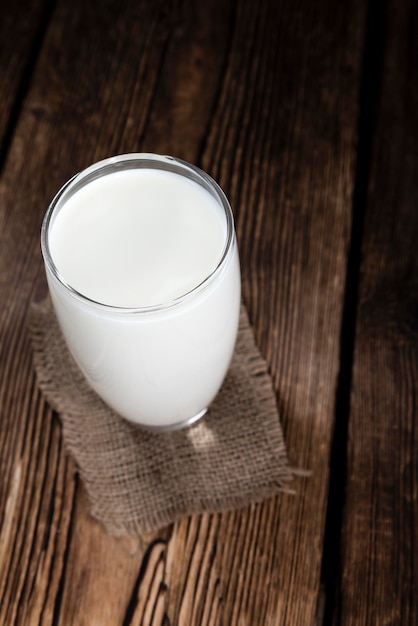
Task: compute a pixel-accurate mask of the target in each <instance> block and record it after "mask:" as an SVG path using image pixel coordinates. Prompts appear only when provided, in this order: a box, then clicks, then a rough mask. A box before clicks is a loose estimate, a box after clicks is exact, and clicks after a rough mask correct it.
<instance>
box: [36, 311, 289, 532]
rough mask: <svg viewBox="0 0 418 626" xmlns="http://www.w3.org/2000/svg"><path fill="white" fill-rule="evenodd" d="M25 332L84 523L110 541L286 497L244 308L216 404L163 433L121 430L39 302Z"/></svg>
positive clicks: (262, 370) (278, 435) (277, 440)
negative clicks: (86, 516)
mask: <svg viewBox="0 0 418 626" xmlns="http://www.w3.org/2000/svg"><path fill="white" fill-rule="evenodd" d="M28 323H29V331H30V336H31V340H32V346H33V352H34V364H35V368H36V372H37V378H38V383H39V386H40V388H41V389H42V391H43V393H44V395H45V397H46V399H47V400H48V402H49V403H50V405H51V406H52V408H53V409H55V411H57V412H58V414H59V416H60V419H61V422H62V427H63V436H64V440H65V443H66V445H67V448H68V450H69V451H70V453H71V454H72V455H73V457H74V459H75V461H76V463H77V465H78V469H79V473H80V476H81V478H82V480H83V482H84V485H85V487H86V490H87V495H88V498H89V501H90V505H91V513H92V515H93V516H94V517H95V518H97V519H98V520H99V521H101V522H102V523H103V524H104V525H105V527H106V529H107V530H108V531H109V532H110V533H112V534H116V535H122V534H126V533H131V532H132V531H134V532H135V533H138V534H139V535H142V534H144V533H149V532H152V531H154V530H157V529H159V528H161V527H164V526H166V525H168V524H170V523H171V522H174V521H175V520H178V519H179V518H180V517H182V516H185V515H190V514H192V513H202V512H204V511H211V512H214V511H222V510H231V509H234V508H239V507H244V506H246V505H249V504H250V503H252V502H255V501H260V500H263V499H265V498H267V497H270V496H273V495H275V494H277V493H278V492H280V491H291V490H290V488H289V484H290V482H291V480H292V478H293V470H291V469H290V467H289V465H288V460H287V454H286V448H285V444H284V441H283V435H282V429H281V426H280V421H279V416H278V411H277V406H276V400H275V394H274V391H273V387H272V383H271V379H270V377H269V374H268V372H267V367H266V363H265V361H264V359H263V358H262V357H261V355H260V352H259V351H258V349H257V347H256V345H255V342H254V337H253V333H252V330H251V327H250V325H249V322H248V317H247V314H246V311H245V309H244V307H242V310H241V318H240V328H239V333H238V339H237V345H236V349H235V353H234V357H233V360H232V364H231V367H230V370H229V373H228V375H227V378H226V380H225V382H224V384H223V387H222V389H221V391H220V393H219V395H218V397H217V398H216V400H215V402H214V403H213V405H212V406H211V407H210V410H209V412H208V414H207V415H206V416H205V417H204V418H203V419H202V420H200V421H199V422H198V423H196V424H195V425H193V426H191V427H189V428H186V429H183V430H180V431H175V432H171V433H157V434H156V433H150V432H148V431H145V430H143V429H141V428H140V427H137V426H135V425H133V424H131V423H129V422H128V421H126V420H124V419H122V418H121V417H119V416H118V415H117V414H116V413H114V412H113V411H112V410H110V409H109V408H108V407H107V406H106V405H105V404H104V403H103V402H102V400H101V399H100V398H99V397H98V396H97V395H96V394H95V392H94V391H92V390H91V389H90V387H89V386H88V385H87V383H86V382H85V380H84V378H83V376H82V374H81V373H80V372H79V370H78V368H77V366H76V365H75V363H74V361H73V359H72V357H71V356H70V354H69V352H68V350H67V348H66V344H65V342H64V339H63V337H62V335H61V332H60V329H59V327H58V324H57V321H56V318H55V314H54V313H53V311H52V307H51V305H50V302H49V300H46V301H44V302H42V303H40V304H33V305H32V306H31V308H30V311H29V316H28Z"/></svg>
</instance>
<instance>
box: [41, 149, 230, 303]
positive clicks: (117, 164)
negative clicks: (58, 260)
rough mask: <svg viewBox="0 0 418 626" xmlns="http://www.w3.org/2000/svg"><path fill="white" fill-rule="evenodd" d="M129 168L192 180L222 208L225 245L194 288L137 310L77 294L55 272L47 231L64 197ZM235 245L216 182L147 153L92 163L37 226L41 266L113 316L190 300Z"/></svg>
mask: <svg viewBox="0 0 418 626" xmlns="http://www.w3.org/2000/svg"><path fill="white" fill-rule="evenodd" d="M131 169H154V170H162V171H168V172H173V173H176V174H180V175H181V176H184V177H185V178H188V179H189V180H192V181H194V182H196V183H197V184H199V185H200V186H201V187H203V188H204V189H206V191H208V192H209V193H211V195H212V196H213V197H214V198H215V200H217V201H218V203H219V205H220V206H221V207H222V209H223V211H224V214H225V218H226V229H227V230H226V237H225V244H224V248H223V251H222V254H221V257H220V259H219V261H218V263H217V265H216V267H215V268H214V269H213V270H212V271H211V272H210V273H209V274H208V275H207V276H206V278H204V279H203V280H202V281H201V282H200V283H199V284H198V285H196V286H195V287H193V288H192V289H190V290H189V291H187V292H185V293H184V294H182V295H180V296H178V297H176V298H173V299H172V300H169V301H167V302H162V303H159V304H153V305H148V306H140V307H121V306H116V305H111V304H105V303H103V302H99V301H97V300H94V299H93V298H89V297H88V296H86V295H85V294H83V293H81V292H79V291H78V290H77V289H75V288H74V287H73V286H72V285H70V284H69V283H68V282H67V281H66V280H65V278H64V277H63V276H62V274H61V273H60V271H59V270H58V268H57V266H56V265H55V262H54V260H53V258H52V254H51V251H50V247H49V232H50V226H51V221H52V219H53V217H54V215H55V214H56V213H57V212H58V211H59V210H60V207H61V206H62V205H63V204H65V200H66V199H67V197H68V198H69V197H71V196H72V195H74V194H75V193H77V191H78V190H79V189H81V188H82V187H84V186H86V185H88V184H89V183H90V182H92V181H93V180H96V179H98V178H101V177H103V176H107V175H110V174H112V173H115V172H118V171H125V170H131ZM234 243H235V230H234V217H233V214H232V209H231V206H230V204H229V201H228V198H227V197H226V194H225V193H224V191H223V190H222V188H221V187H220V186H219V185H218V183H217V182H216V181H215V180H214V179H213V178H212V177H211V176H210V175H209V174H207V173H206V172H205V171H203V170H202V169H200V168H199V167H197V166H196V165H192V164H191V163H188V162H187V161H183V160H182V159H178V158H176V157H172V156H167V155H159V154H154V153H147V152H133V153H128V154H120V155H116V156H112V157H108V158H106V159H102V160H101V161H97V162H96V163H93V164H92V165H90V166H89V167H87V168H85V169H83V170H81V171H80V172H78V173H77V174H75V175H74V176H73V177H72V178H70V179H69V180H68V181H67V182H66V183H64V185H63V186H62V187H61V188H60V189H59V191H58V192H57V193H56V194H55V196H54V197H53V199H52V201H51V202H50V204H49V206H48V208H47V211H46V213H45V216H44V218H43V221H42V227H41V250H42V255H43V258H44V262H45V265H46V267H47V269H48V270H49V271H50V273H51V274H52V276H53V277H54V278H55V279H56V280H57V281H58V282H59V283H60V284H61V285H62V286H63V287H64V288H65V289H66V290H67V291H68V292H70V294H72V295H73V296H74V297H76V298H77V299H79V300H81V301H82V302H85V303H86V304H89V305H93V306H95V307H96V308H99V309H101V310H105V311H108V312H113V313H125V314H126V313H137V314H139V313H150V312H156V311H163V310H166V309H171V308H173V307H176V306H178V305H180V304H182V303H183V302H185V301H187V300H190V299H191V298H192V297H193V296H194V295H196V294H197V293H200V292H201V291H203V290H204V289H205V288H206V287H207V286H208V285H209V284H211V283H212V282H213V280H214V278H215V277H216V276H217V275H218V274H219V273H220V272H221V271H222V269H223V267H224V266H225V264H226V262H227V259H228V258H229V256H230V252H231V250H232V249H233V246H234Z"/></svg>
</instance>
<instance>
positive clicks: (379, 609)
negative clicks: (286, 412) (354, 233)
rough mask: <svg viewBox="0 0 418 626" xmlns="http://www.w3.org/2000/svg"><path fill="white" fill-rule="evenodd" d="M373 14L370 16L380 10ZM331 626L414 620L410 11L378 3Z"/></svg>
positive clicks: (416, 184)
mask: <svg viewBox="0 0 418 626" xmlns="http://www.w3.org/2000/svg"><path fill="white" fill-rule="evenodd" d="M379 14H380V15H379ZM374 18H375V20H376V21H377V20H379V21H380V24H381V25H380V27H379V30H380V33H381V36H380V38H379V39H380V41H379V42H378V41H377V38H375V40H374V44H375V45H379V44H381V45H382V50H381V55H380V58H379V59H378V62H379V65H380V66H379V67H377V68H376V69H377V71H378V75H379V78H378V80H377V81H376V90H375V91H376V92H375V93H374V94H370V95H371V96H372V97H373V98H375V105H374V119H373V120H371V122H372V126H373V127H372V128H370V132H371V133H372V134H373V136H372V151H371V164H370V178H369V184H368V194H367V198H366V211H365V223H364V235H363V245H362V264H361V280H360V289H359V302H358V314H357V325H356V336H355V352H354V364H353V379H352V393H351V411H350V418H349V430H348V451H347V494H346V504H345V511H344V533H343V541H342V555H343V561H342V582H341V589H340V590H339V593H338V596H337V597H338V599H339V600H338V604H339V612H336V617H337V619H336V622H335V623H336V624H343V625H349V624H350V625H353V626H354V625H355V626H362V625H363V624H364V625H366V624H367V625H370V626H372V625H375V624H394V625H395V624H405V625H409V624H411V625H412V624H418V541H417V540H418V525H417V520H418V429H417V416H418V415H417V406H418V397H417V393H418V392H417V390H418V255H417V242H418V212H417V202H418V84H417V80H416V79H417V73H416V68H417V65H418V39H417V36H416V33H417V29H418V10H417V4H416V2H413V1H410V0H406V1H404V2H400V3H399V2H393V1H390V2H387V3H386V5H383V6H381V7H379V9H378V12H377V14H375V16H374Z"/></svg>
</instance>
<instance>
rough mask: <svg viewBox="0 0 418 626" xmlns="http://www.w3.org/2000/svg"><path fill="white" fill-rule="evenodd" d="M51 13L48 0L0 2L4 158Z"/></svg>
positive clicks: (0, 111) (0, 118) (0, 145)
mask: <svg viewBox="0 0 418 626" xmlns="http://www.w3.org/2000/svg"><path fill="white" fill-rule="evenodd" d="M49 14H50V8H49V3H48V2H47V0H22V1H21V2H15V3H6V2H2V3H0V159H1V160H3V157H4V155H5V151H7V145H6V144H8V142H9V140H10V138H11V135H12V134H13V130H14V125H15V122H16V120H17V118H18V117H19V108H20V103H21V102H22V99H23V97H24V95H25V92H26V90H27V86H28V83H29V81H30V78H31V74H32V71H33V64H34V61H35V60H36V57H37V53H38V50H39V47H40V46H41V44H42V39H43V35H44V28H45V24H47V23H48V18H49ZM0 165H1V162H0Z"/></svg>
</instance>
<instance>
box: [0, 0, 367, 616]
mask: <svg viewBox="0 0 418 626" xmlns="http://www.w3.org/2000/svg"><path fill="white" fill-rule="evenodd" d="M364 17H365V16H364V7H363V6H362V3H361V2H360V1H357V0H352V1H351V0H345V1H343V2H340V3H334V2H332V1H331V0H326V1H325V2H324V1H321V2H319V0H318V2H313V3H311V2H308V1H306V2H303V1H302V2H300V3H298V4H295V5H293V4H292V6H290V4H289V3H286V2H279V3H277V2H275V1H273V0H271V1H267V0H266V1H265V2H262V3H253V2H233V1H232V0H227V1H224V2H222V3H221V2H220V0H210V1H209V0H208V1H206V2H200V3H198V2H193V1H189V2H187V1H186V0H184V1H181V0H179V1H178V2H173V3H172V4H168V3H163V2H145V1H143V2H140V3H138V2H133V1H129V0H127V1H126V2H124V3H123V4H121V3H120V2H119V1H116V0H106V2H101V3H99V2H98V0H92V1H91V2H89V3H85V2H82V1H81V0H72V2H71V3H70V2H67V1H66V0H58V2H57V4H56V7H55V9H54V12H53V14H52V16H51V22H50V24H49V26H48V30H47V32H46V38H45V41H44V44H43V46H42V49H41V51H40V55H39V59H38V62H37V64H36V67H35V68H34V72H33V75H32V77H31V86H30V90H29V91H28V94H27V97H26V99H25V101H24V105H23V108H22V110H21V114H20V117H19V120H18V124H17V125H16V128H15V131H14V135H13V141H12V143H11V145H10V150H9V153H8V158H7V161H6V163H5V168H4V171H3V174H2V178H1V180H0V229H1V233H2V235H1V236H2V240H1V247H0V288H1V294H2V308H1V311H0V322H1V326H0V342H1V343H0V369H1V380H0V401H1V404H0V406H1V411H2V415H1V424H0V459H1V482H0V557H1V558H0V563H1V570H0V571H1V573H0V622H1V623H7V624H32V623H33V624H62V625H67V624H77V625H82V624H89V625H90V626H91V625H92V624H93V625H94V624H100V625H105V624H113V625H114V624H124V625H127V624H146V625H147V626H148V625H151V624H165V625H168V624H172V625H174V624H179V625H190V624H193V625H194V624H214V625H215V624H216V625H221V624H225V625H228V626H233V625H252V624H266V625H270V624H275V625H276V624H304V625H305V624H306V625H309V624H314V623H315V613H316V605H317V599H318V589H319V574H320V565H321V556H322V542H323V531H324V517H325V510H326V500H327V483H328V457H329V450H330V443H331V437H332V431H333V424H334V400H335V391H336V378H337V373H338V358H339V330H340V323H341V312H342V302H343V292H344V281H345V274H346V257H347V250H348V246H349V241H350V226H351V195H352V187H353V163H354V159H355V140H356V125H357V113H358V111H357V97H358V86H359V77H360V65H361V42H362V37H363V29H364ZM136 150H141V151H155V152H161V153H174V154H176V155H178V156H180V157H183V158H186V159H188V160H191V161H194V162H196V163H197V164H198V165H199V164H200V165H201V166H203V167H204V168H205V169H206V170H208V171H209V173H211V174H212V175H213V176H215V177H216V178H217V179H218V180H219V182H220V183H221V184H222V186H223V187H224V188H225V191H226V192H227V193H228V195H229V197H230V199H231V202H232V205H233V208H234V212H235V215H236V225H237V234H238V239H239V246H240V251H241V260H242V270H243V295H244V298H245V301H246V303H247V305H248V309H249V312H250V316H251V320H252V322H253V325H254V330H255V333H256V337H257V342H258V344H259V346H260V348H261V350H262V352H263V354H264V355H265V357H266V359H267V361H268V364H269V367H270V370H271V373H272V378H273V381H274V385H275V389H276V391H277V397H278V403H279V406H280V409H281V414H282V418H283V423H284V427H285V433H286V439H287V442H288V448H289V455H290V459H291V462H292V463H293V464H294V465H297V466H300V467H303V468H308V469H311V470H312V471H313V475H312V478H310V479H307V480H300V481H298V484H297V485H296V487H297V490H298V494H297V496H296V497H295V496H287V495H284V496H282V497H280V498H277V499H273V500H270V501H267V502H265V503H264V504H262V505H259V506H252V507H249V508H248V509H246V510H244V511H238V512H231V513H228V514H222V515H220V514H217V515H209V514H207V515H203V516H196V517H193V518H190V519H184V520H183V521H182V522H180V523H178V524H176V525H175V526H174V527H173V528H169V529H165V530H163V531H162V532H161V533H158V534H157V535H156V536H154V537H150V538H149V543H148V545H147V546H146V547H141V546H140V545H137V544H136V543H135V542H134V541H133V540H131V539H124V540H117V539H114V538H110V537H109V536H107V535H106V534H105V533H104V531H103V529H102V528H101V527H100V526H99V525H98V524H97V523H95V522H94V521H93V520H92V519H91V518H90V517H89V514H88V503H87V502H86V499H85V496H84V493H83V489H82V485H80V484H79V482H78V479H77V474H76V468H75V467H74V464H73V462H72V460H71V459H70V458H69V457H68V456H67V455H66V454H65V451H64V445H63V440H62V434H61V430H60V426H59V422H58V420H57V418H56V416H54V415H53V414H52V413H51V411H50V409H49V408H48V407H47V406H45V404H44V402H43V400H42V398H41V397H40V395H39V392H38V390H37V388H36V382H35V379H34V374H33V369H32V363H31V353H30V346H29V344H28V340H27V336H26V333H25V329H24V324H25V315H26V311H27V307H28V304H29V302H30V301H31V300H32V299H33V298H39V297H41V296H42V295H44V294H45V293H46V286H45V279H44V274H43V268H42V261H41V258H40V252H39V243H38V240H39V227H40V222H41V219H42V215H43V213H44V211H45V208H46V205H47V203H48V201H49V200H50V198H51V196H52V195H53V194H54V193H55V191H56V190H57V189H58V188H59V186H60V185H61V184H63V183H64V181H65V180H66V179H67V178H68V177H69V176H71V175H72V174H73V173H75V171H77V170H78V169H80V168H82V167H84V166H86V165H87V164H89V163H91V162H92V161H94V160H97V159H99V158H102V157H104V156H108V155H110V154H112V153H116V152H125V151H136ZM29 156H30V158H28V157H29Z"/></svg>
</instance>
